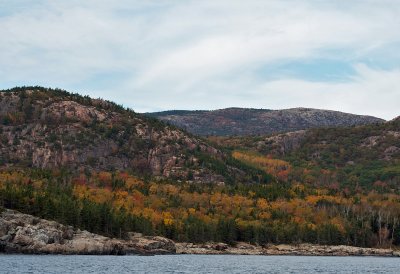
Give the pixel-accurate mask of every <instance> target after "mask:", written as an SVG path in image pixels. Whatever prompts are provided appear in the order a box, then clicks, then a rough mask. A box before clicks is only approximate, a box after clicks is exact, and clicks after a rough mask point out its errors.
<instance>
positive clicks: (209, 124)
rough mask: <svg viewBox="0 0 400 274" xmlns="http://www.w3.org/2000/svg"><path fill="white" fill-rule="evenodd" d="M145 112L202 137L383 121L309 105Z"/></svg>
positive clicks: (263, 133) (256, 133)
mask: <svg viewBox="0 0 400 274" xmlns="http://www.w3.org/2000/svg"><path fill="white" fill-rule="evenodd" d="M146 114H147V115H149V116H152V117H156V118H158V119H161V120H163V121H166V122H168V123H170V124H173V125H176V126H178V127H180V128H184V129H186V130H187V131H189V132H191V133H193V134H196V135H202V136H208V135H216V136H234V135H238V136H249V135H265V134H271V133H277V132H288V131H296V130H302V129H308V128H318V127H339V126H353V125H364V124H373V123H382V122H384V120H382V119H379V118H376V117H371V116H362V115H354V114H349V113H343V112H338V111H330V110H320V109H310V108H293V109H283V110H265V109H248V108H227V109H220V110H213V111H179V110H178V111H165V112H155V113H146Z"/></svg>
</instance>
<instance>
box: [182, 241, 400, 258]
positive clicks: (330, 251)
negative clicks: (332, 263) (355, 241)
mask: <svg viewBox="0 0 400 274" xmlns="http://www.w3.org/2000/svg"><path fill="white" fill-rule="evenodd" d="M176 253H177V254H208V255H217V254H219V255H223V254H230V255H287V256H383V257H400V251H395V250H391V249H378V248H363V247H354V246H346V245H338V246H327V245H314V244H299V245H284V244H281V245H273V244H269V245H266V246H255V245H251V244H248V243H237V244H236V246H233V247H232V246H229V245H227V244H223V243H209V244H200V245H195V244H192V243H176Z"/></svg>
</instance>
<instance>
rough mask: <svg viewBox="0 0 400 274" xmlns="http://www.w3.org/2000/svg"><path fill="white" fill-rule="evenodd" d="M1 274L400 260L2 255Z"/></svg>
mask: <svg viewBox="0 0 400 274" xmlns="http://www.w3.org/2000/svg"><path fill="white" fill-rule="evenodd" d="M0 273H63V274H69V273H190V274H191V273H224V274H228V273H279V274H281V273H400V258H380V257H297V256H288V257H285V256H231V255H175V256H174V255H171V256H149V257H147V256H146V257H143V256H123V257H116V256H53V255H47V256H35V255H32V256H30V255H0Z"/></svg>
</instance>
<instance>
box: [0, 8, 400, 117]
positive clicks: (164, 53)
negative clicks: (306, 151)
mask: <svg viewBox="0 0 400 274" xmlns="http://www.w3.org/2000/svg"><path fill="white" fill-rule="evenodd" d="M10 3H11V4H0V8H1V10H2V12H1V13H0V36H1V37H2V42H1V43H0V77H1V79H2V80H1V82H0V87H3V88H8V87H10V86H13V85H22V84H40V85H45V86H54V87H55V86H56V87H61V88H65V89H72V90H73V91H78V92H82V93H87V94H89V95H92V96H96V97H98V96H100V97H103V98H107V99H110V100H115V101H117V102H119V103H124V104H125V105H128V106H130V107H133V108H134V109H136V110H138V111H152V110H160V109H176V108H183V109H197V108H206V109H212V108H216V107H220V108H222V107H229V106H233V105H235V106H246V107H264V108H285V107H292V106H313V107H320V108H325V107H328V108H333V109H338V110H345V111H348V112H356V113H368V114H373V115H377V116H380V117H384V118H392V117H394V116H397V115H398V113H396V111H397V108H396V106H394V103H393V102H396V100H397V102H399V99H400V95H399V94H400V91H399V90H398V89H397V88H396V83H395V80H394V79H395V78H396V77H398V76H399V75H398V74H399V65H398V64H399V61H400V55H399V53H398V51H397V49H398V46H399V45H400V33H399V32H398V31H397V29H399V28H400V22H399V20H398V18H399V15H400V3H399V2H398V1H396V0H393V1H389V0H383V1H379V2H378V1H372V0H366V1H346V2H338V1H334V2H328V1H313V0H308V1H306V0H298V1H292V0H283V1H258V0H253V1H246V2H244V1H235V0H230V1H228V0H219V1H211V0H209V1H174V0H168V1H128V0H121V1H106V0H96V1H95V0H87V1H77V0H70V1H51V0H39V1H30V0H18V1H12V2H10ZM310 60H311V61H312V62H313V63H320V64H321V65H320V69H321V70H322V71H323V70H325V69H327V68H325V67H324V64H326V63H328V62H325V63H324V62H323V61H322V60H331V62H329V63H330V64H335V63H337V64H348V65H347V66H348V67H350V68H352V67H353V68H354V69H352V70H349V71H352V74H349V73H343V75H344V76H343V78H342V79H340V78H339V79H337V78H332V79H326V77H325V78H321V79H318V77H319V75H324V74H323V73H317V74H315V75H307V74H312V73H313V72H312V70H310V71H304V66H302V65H301V64H302V63H307V62H310ZM287 64H289V65H287ZM290 64H294V65H291V66H290ZM297 64H298V65H297ZM282 67H284V68H286V71H285V70H282ZM312 76H314V77H312ZM311 78H315V79H313V81H311V80H310V79H311ZM398 79H399V78H398Z"/></svg>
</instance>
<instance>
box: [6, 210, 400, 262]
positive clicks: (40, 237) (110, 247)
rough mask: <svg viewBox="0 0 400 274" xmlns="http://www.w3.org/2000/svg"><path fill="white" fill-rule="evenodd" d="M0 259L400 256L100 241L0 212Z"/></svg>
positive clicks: (134, 238)
mask: <svg viewBox="0 0 400 274" xmlns="http://www.w3.org/2000/svg"><path fill="white" fill-rule="evenodd" d="M0 254H64V255H160V254H202V255H224V254H227V255H228V254H229V255H293V256H385V257H400V250H392V249H378V248H364V247H354V246H345V245H337V246H328V245H314V244H298V245H286V244H279V245H274V244H267V245H265V246H259V245H252V244H248V243H244V242H237V243H235V244H234V245H228V244H225V243H204V244H193V243H175V242H173V241H172V240H170V239H167V238H164V237H159V236H142V234H140V233H130V235H129V239H126V240H122V239H113V238H108V237H105V236H100V235H97V234H94V233H90V232H87V231H84V230H83V231H82V230H80V229H74V228H73V227H71V226H65V225H62V224H60V223H57V222H55V221H48V220H44V219H40V218H37V217H34V216H32V215H28V214H22V213H20V212H18V211H14V210H9V209H4V210H3V211H2V212H1V213H0Z"/></svg>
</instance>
